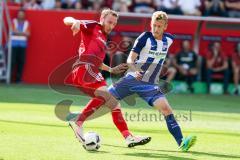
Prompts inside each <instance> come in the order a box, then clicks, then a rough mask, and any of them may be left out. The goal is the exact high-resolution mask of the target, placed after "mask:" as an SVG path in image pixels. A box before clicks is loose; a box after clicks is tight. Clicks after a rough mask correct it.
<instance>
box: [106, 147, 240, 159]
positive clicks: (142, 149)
mask: <svg viewBox="0 0 240 160" xmlns="http://www.w3.org/2000/svg"><path fill="white" fill-rule="evenodd" d="M103 145H104V146H109V147H117V148H126V147H123V146H117V145H110V144H103ZM134 149H136V150H138V151H154V152H168V153H185V152H181V151H171V150H160V149H147V148H136V147H135V148H134ZM144 154H146V155H144ZM147 154H149V153H136V156H139V155H142V156H141V157H146V156H148V155H147ZM185 154H191V155H194V156H211V157H215V158H236V159H237V158H240V156H238V155H226V154H219V153H206V152H197V151H189V152H186V153H185ZM125 155H129V153H127V154H125ZM130 156H134V154H130ZM154 156H159V157H154ZM161 156H163V154H160V155H155V154H153V155H152V157H151V155H149V157H151V158H166V157H161ZM167 158H171V159H180V160H181V157H174V156H170V157H167ZM183 159H186V158H183ZM189 160H190V159H189Z"/></svg>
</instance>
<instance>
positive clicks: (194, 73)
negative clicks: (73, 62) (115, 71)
mask: <svg viewBox="0 0 240 160" xmlns="http://www.w3.org/2000/svg"><path fill="white" fill-rule="evenodd" d="M186 1H187V3H186ZM9 3H14V4H17V5H20V6H21V7H23V9H79V10H100V9H101V8H102V7H111V8H113V9H114V10H117V11H121V12H141V13H152V12H153V11H155V10H164V11H166V12H167V13H169V14H180V15H182V14H184V15H196V16H197V15H198V16H200V15H203V16H210V15H214V16H230V17H239V16H240V1H238V0H237V1H235V2H234V0H224V1H223V0H212V1H209V0H202V1H200V0H153V1H151V0H106V1H103V0H95V1H93V0H81V1H78V0H22V1H21V0H15V1H11V2H10V1H9ZM24 14H25V13H24V10H22V11H19V13H18V17H17V19H18V22H19V23H20V22H24V23H26V25H28V22H27V21H25V15H24ZM13 24H15V23H14V22H13ZM13 28H17V27H13ZM24 28H25V30H22V34H20V36H25V37H28V36H29V30H28V27H23V28H22V29H24ZM14 31H15V32H16V35H17V36H19V31H18V30H17V29H16V30H14ZM15 32H14V33H15ZM135 38H136V37H129V36H123V37H122V42H124V43H122V44H124V45H123V46H122V47H121V49H119V50H117V51H114V54H112V53H111V51H109V53H108V55H109V56H108V57H107V58H108V59H106V63H109V62H110V55H114V58H113V59H112V61H111V63H112V64H111V65H118V64H120V63H125V62H126V59H127V57H128V54H129V53H130V50H131V48H132V45H133V43H134V40H135ZM26 40H27V38H25V41H26ZM25 41H24V43H23V42H21V43H20V42H18V41H16V43H13V44H14V46H12V47H13V58H15V59H13V60H12V62H13V63H12V68H14V65H16V64H17V65H20V66H18V68H19V70H18V73H17V76H18V77H17V81H18V82H21V76H22V71H23V64H24V61H25V51H26V45H25ZM192 46H193V44H192V41H189V40H183V41H182V42H181V47H180V48H179V50H178V52H176V53H169V54H168V57H167V59H166V61H165V64H164V68H166V69H167V70H166V73H164V76H163V78H164V79H166V80H167V81H168V82H170V81H171V80H183V81H185V82H187V86H188V90H189V91H190V92H192V93H194V87H193V86H192V85H193V82H196V81H200V82H205V83H206V84H207V92H208V93H209V92H210V87H211V83H212V81H213V80H214V81H215V80H216V81H219V82H222V84H223V92H224V93H225V94H228V86H229V82H230V83H234V87H235V89H234V91H233V93H234V94H236V95H237V94H239V91H240V90H239V87H238V85H239V80H240V42H238V43H236V44H235V47H234V51H231V52H232V53H223V51H222V48H223V46H221V42H220V41H213V42H212V43H210V44H209V46H208V48H207V50H206V53H196V52H194V51H193V49H192V48H193V47H192ZM20 51H21V53H22V55H21V54H19V52H20ZM15 52H16V53H15ZM17 52H18V53H17ZM14 55H17V56H14ZM162 71H164V69H163V70H162Z"/></svg>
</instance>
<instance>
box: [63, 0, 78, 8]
mask: <svg viewBox="0 0 240 160" xmlns="http://www.w3.org/2000/svg"><path fill="white" fill-rule="evenodd" d="M76 1H77V0H62V1H61V2H62V8H63V9H73V8H75V3H76Z"/></svg>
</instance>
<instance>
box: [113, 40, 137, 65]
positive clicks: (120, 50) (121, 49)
mask: <svg viewBox="0 0 240 160" xmlns="http://www.w3.org/2000/svg"><path fill="white" fill-rule="evenodd" d="M133 43H134V39H133V38H131V37H128V36H123V37H122V41H121V42H120V43H118V46H117V51H116V53H115V54H114V56H113V61H112V63H113V64H114V66H117V65H119V64H121V63H126V61H127V57H128V55H129V53H130V51H131V49H132V46H133Z"/></svg>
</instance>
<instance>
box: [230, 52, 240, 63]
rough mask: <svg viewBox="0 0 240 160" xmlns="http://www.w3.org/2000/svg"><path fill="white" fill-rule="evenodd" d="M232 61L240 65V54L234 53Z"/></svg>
mask: <svg viewBox="0 0 240 160" xmlns="http://www.w3.org/2000/svg"><path fill="white" fill-rule="evenodd" d="M232 61H233V62H234V63H236V65H238V66H240V54H238V53H235V52H234V53H233V54H232Z"/></svg>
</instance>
